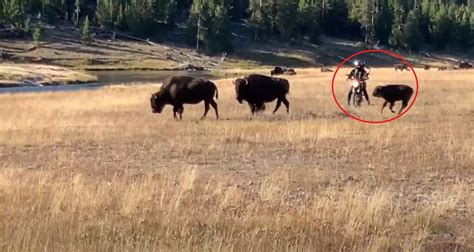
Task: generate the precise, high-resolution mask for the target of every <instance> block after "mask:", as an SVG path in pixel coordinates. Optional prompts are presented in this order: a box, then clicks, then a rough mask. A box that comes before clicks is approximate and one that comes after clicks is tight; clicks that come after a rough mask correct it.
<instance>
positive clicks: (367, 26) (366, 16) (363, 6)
mask: <svg viewBox="0 0 474 252" xmlns="http://www.w3.org/2000/svg"><path fill="white" fill-rule="evenodd" d="M376 11H377V9H376V6H375V0H353V2H352V8H351V13H350V17H351V19H352V20H354V21H357V22H359V23H360V25H361V27H362V28H363V29H364V37H365V39H364V41H365V42H366V43H369V44H373V43H374V42H375V41H374V39H375V13H376Z"/></svg>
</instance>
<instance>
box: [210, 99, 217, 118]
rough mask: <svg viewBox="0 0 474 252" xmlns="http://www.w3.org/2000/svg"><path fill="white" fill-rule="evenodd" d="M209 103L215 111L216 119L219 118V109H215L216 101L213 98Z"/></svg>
mask: <svg viewBox="0 0 474 252" xmlns="http://www.w3.org/2000/svg"><path fill="white" fill-rule="evenodd" d="M209 103H210V104H211V106H212V108H213V109H214V111H215V112H216V120H217V119H219V110H218V109H217V103H216V102H215V101H214V99H212V100H210V101H209Z"/></svg>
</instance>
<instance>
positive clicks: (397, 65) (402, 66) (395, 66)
mask: <svg viewBox="0 0 474 252" xmlns="http://www.w3.org/2000/svg"><path fill="white" fill-rule="evenodd" d="M393 67H394V68H395V71H397V70H400V71H403V70H407V71H410V68H408V66H407V65H405V64H395V65H393Z"/></svg>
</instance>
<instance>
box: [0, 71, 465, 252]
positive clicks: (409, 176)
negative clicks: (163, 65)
mask: <svg viewBox="0 0 474 252" xmlns="http://www.w3.org/2000/svg"><path fill="white" fill-rule="evenodd" d="M416 70H417V73H418V78H419V80H420V83H419V85H420V89H419V96H418V98H417V100H416V103H415V104H414V106H413V107H412V109H411V110H410V111H409V112H408V113H407V114H405V115H404V116H403V117H401V118H399V119H397V120H395V121H392V122H390V123H386V124H379V125H368V124H364V123H361V122H357V121H355V120H353V119H351V118H349V117H347V116H345V115H344V114H343V113H342V112H341V111H340V110H339V108H338V107H337V106H336V105H335V103H334V102H333V100H332V94H331V82H330V80H331V78H332V73H321V72H319V69H297V72H298V75H295V76H286V77H285V78H288V79H289V81H290V83H291V89H290V94H289V96H288V99H289V101H290V110H291V112H290V115H289V116H287V115H286V114H285V110H284V107H282V108H280V111H278V112H277V114H275V115H271V111H272V110H273V108H274V106H275V103H272V104H267V111H266V112H265V113H264V114H263V115H259V116H256V117H252V116H251V114H250V111H249V108H248V106H247V105H246V104H238V103H237V101H236V100H235V94H234V87H233V85H232V79H222V80H217V81H215V82H216V84H217V85H218V88H219V100H218V104H219V110H220V111H219V112H220V114H221V119H220V120H219V121H215V117H214V112H213V111H212V110H211V111H210V112H209V114H208V116H207V118H206V120H204V121H199V118H200V117H201V115H202V113H203V110H204V105H203V104H199V105H194V106H193V105H187V106H186V105H185V108H184V109H185V111H184V114H183V120H182V121H175V120H173V116H172V110H171V107H166V108H165V110H164V112H163V113H162V114H152V113H151V108H150V102H149V98H150V95H151V93H152V92H155V91H156V90H157V89H158V88H159V83H152V84H146V85H145V84H137V85H133V86H130V85H127V86H108V87H104V88H101V89H99V90H83V91H77V92H53V93H49V92H48V93H18V94H0V250H2V251H40V250H41V251H176V250H186V251H275V250H277V251H410V252H411V251H473V250H474V190H473V185H474V170H473V168H474V162H473V153H474V148H473V146H474V144H473V136H472V134H473V130H474V128H473V122H474V112H473V108H474V99H472V98H473V97H474V86H473V83H472V80H473V79H474V71H461V70H459V71H436V70H435V71H433V70H431V71H424V70H421V69H416ZM346 72H348V69H342V70H340V72H339V74H338V78H337V79H336V88H335V89H336V97H337V98H338V99H339V101H340V102H341V101H342V102H341V105H343V106H345V98H346V94H347V91H348V88H349V85H350V83H349V82H346V81H345V76H344V74H345V73H346ZM388 83H406V84H409V85H411V86H412V87H414V80H413V75H412V74H411V73H410V72H403V73H401V72H394V71H393V69H383V68H380V69H372V73H371V80H369V82H368V92H369V93H370V96H371V97H370V98H371V101H372V102H373V105H372V106H367V105H366V104H365V103H364V106H363V107H362V108H360V109H354V108H352V107H351V108H348V110H349V111H350V112H351V113H354V115H357V116H359V117H361V118H364V119H371V120H381V119H387V118H390V117H392V116H393V114H392V113H391V112H390V111H389V110H388V108H386V109H385V111H384V114H382V115H381V114H380V107H381V105H382V103H383V101H382V100H381V99H378V98H375V97H372V94H371V93H372V90H373V88H374V87H375V85H379V84H388ZM399 106H400V104H398V103H397V104H396V106H395V108H394V109H395V110H396V111H397V109H398V108H399Z"/></svg>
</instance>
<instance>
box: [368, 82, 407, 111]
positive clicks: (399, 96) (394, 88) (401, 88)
mask: <svg viewBox="0 0 474 252" xmlns="http://www.w3.org/2000/svg"><path fill="white" fill-rule="evenodd" d="M372 95H373V96H375V97H380V98H383V99H384V100H385V102H384V103H383V105H382V109H381V110H380V113H382V112H383V109H384V108H385V106H387V103H390V106H389V108H390V111H392V113H395V111H393V106H394V105H395V102H396V101H402V107H401V108H400V111H398V114H400V113H401V112H402V111H403V109H404V108H406V106H407V105H408V101H409V100H410V98H411V96H412V95H413V88H411V87H410V86H407V85H396V84H395V85H385V86H376V87H375V89H374V92H373V93H372Z"/></svg>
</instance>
